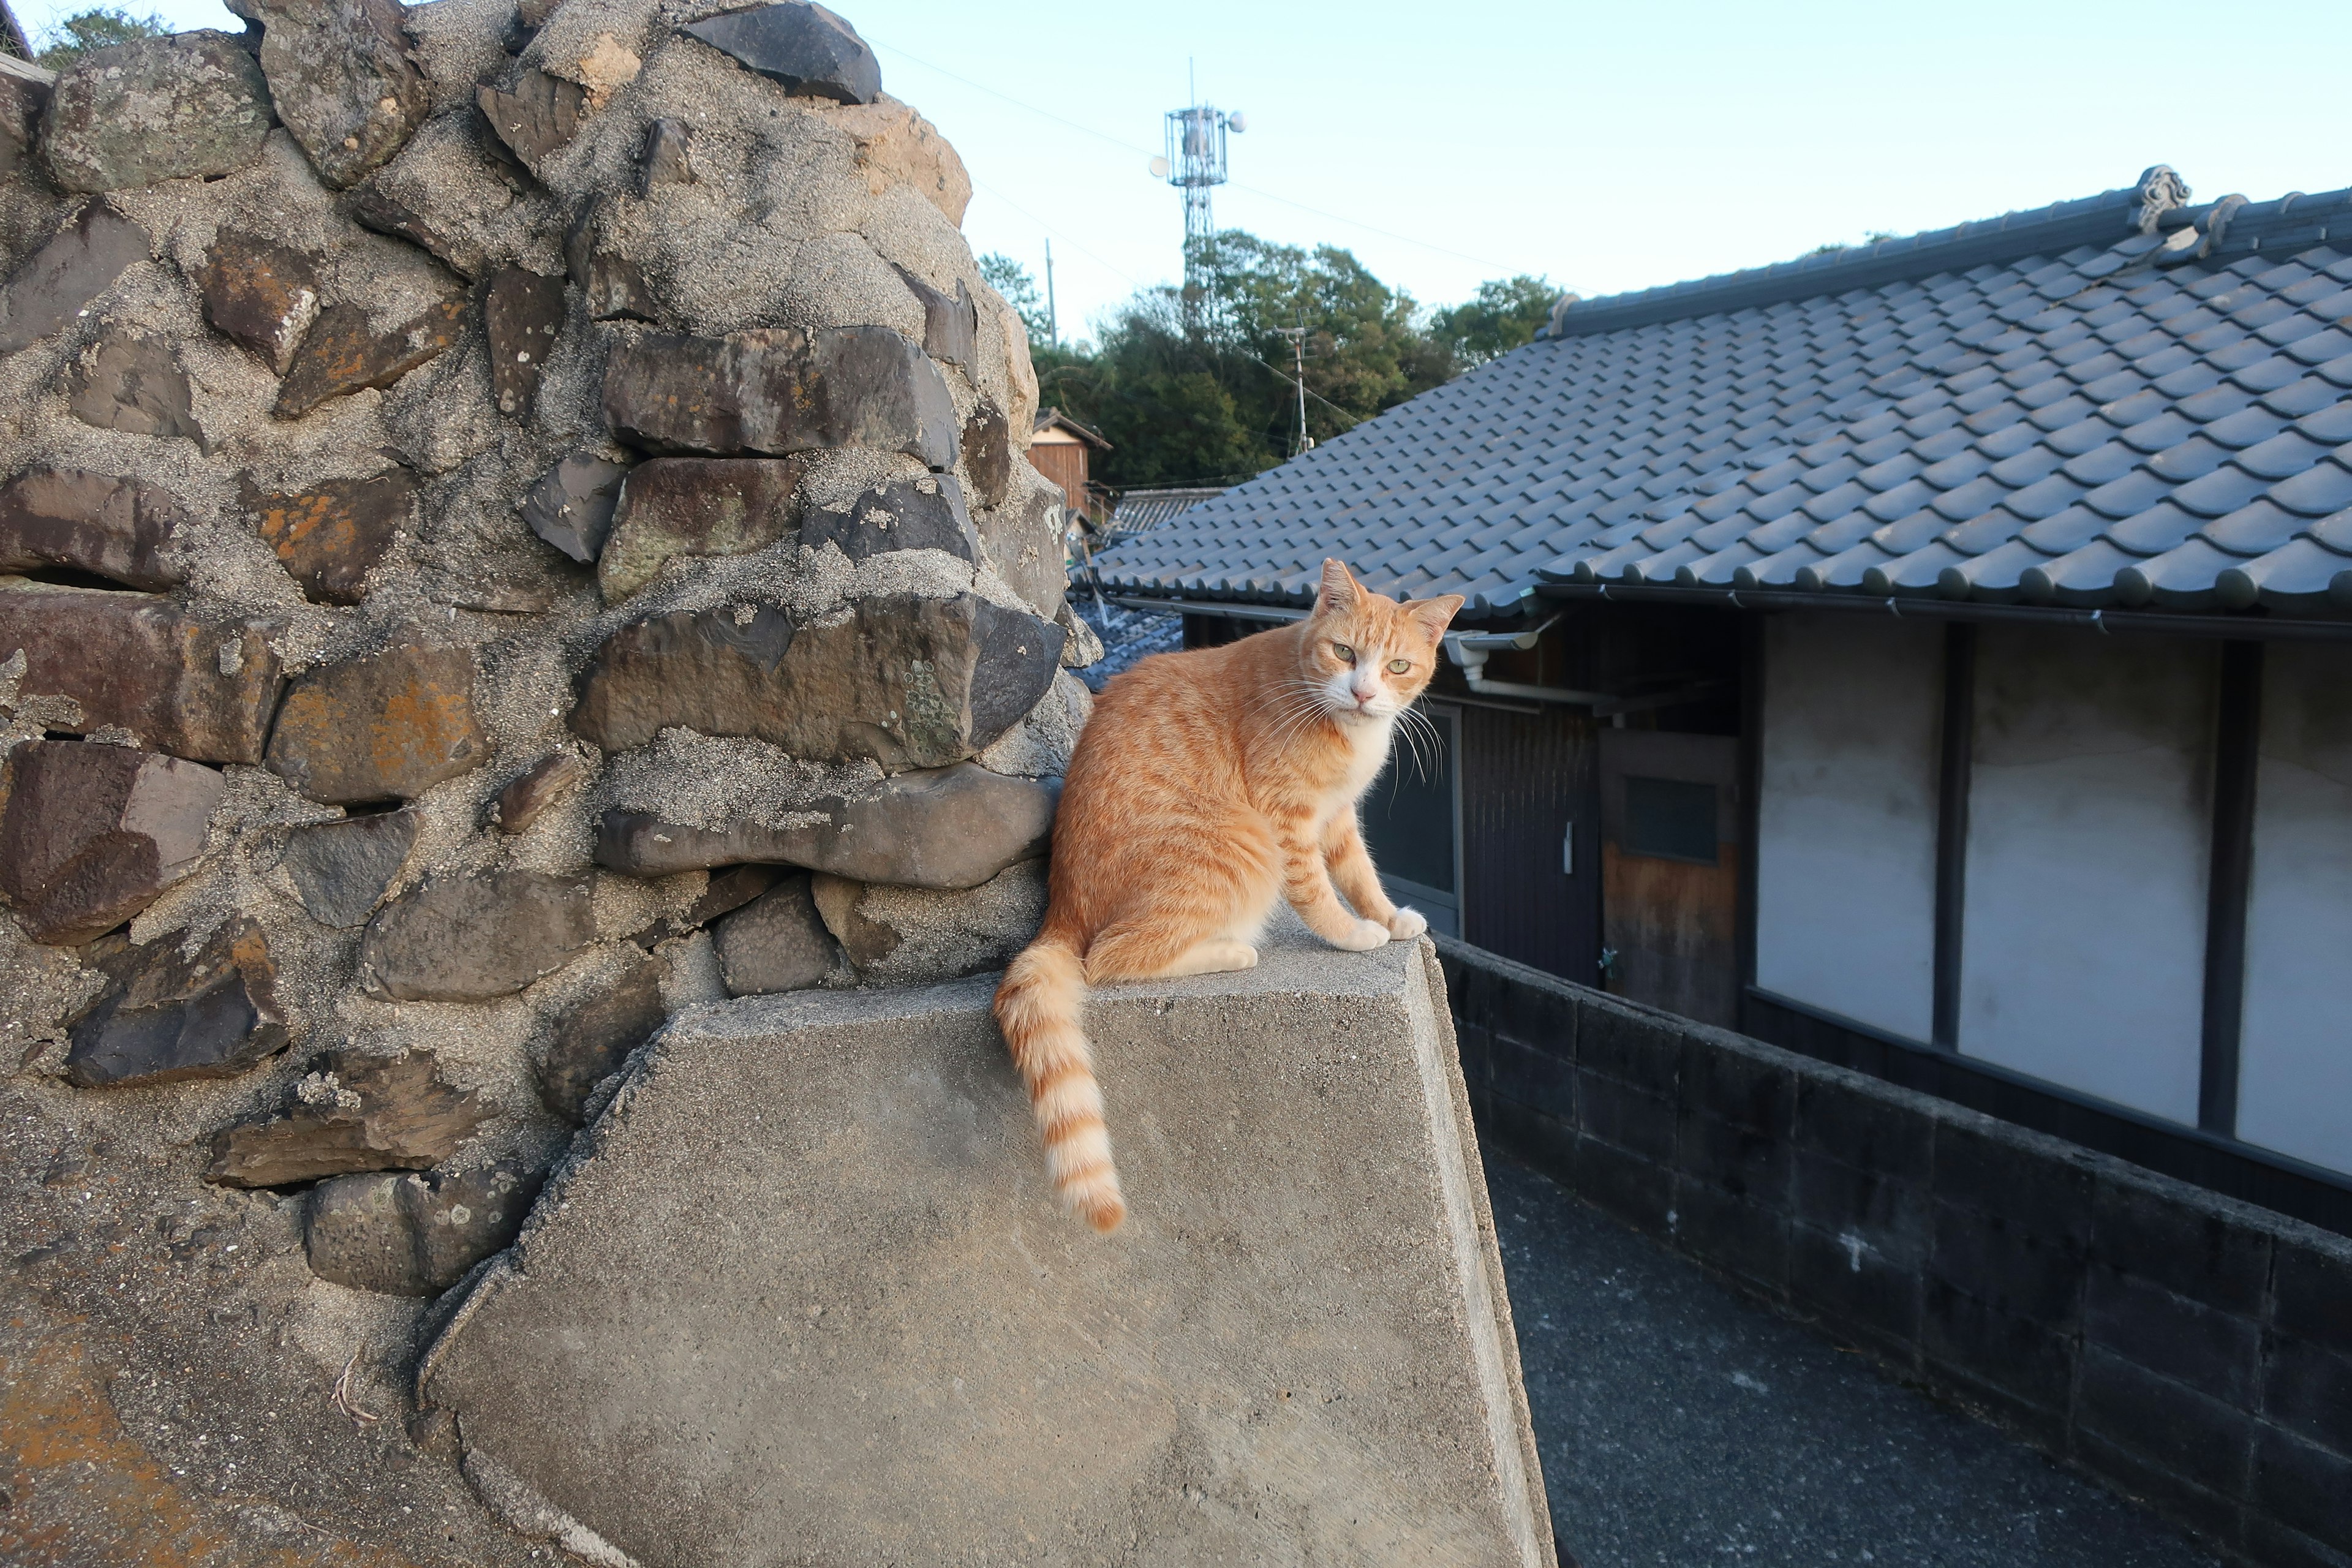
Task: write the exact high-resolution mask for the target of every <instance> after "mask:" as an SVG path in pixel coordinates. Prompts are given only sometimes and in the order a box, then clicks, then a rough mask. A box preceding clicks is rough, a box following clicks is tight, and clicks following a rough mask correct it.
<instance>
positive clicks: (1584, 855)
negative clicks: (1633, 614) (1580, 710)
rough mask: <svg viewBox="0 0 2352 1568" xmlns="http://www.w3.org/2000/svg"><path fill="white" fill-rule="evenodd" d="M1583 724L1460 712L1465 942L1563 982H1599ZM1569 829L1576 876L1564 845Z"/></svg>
mask: <svg viewBox="0 0 2352 1568" xmlns="http://www.w3.org/2000/svg"><path fill="white" fill-rule="evenodd" d="M1595 732H1596V731H1595V729H1594V726H1593V723H1592V721H1591V720H1590V719H1587V718H1584V717H1581V716H1580V715H1575V714H1571V713H1569V712H1567V711H1565V710H1551V711H1547V712H1540V713H1511V712H1504V711H1502V710H1497V709H1493V708H1474V707H1469V706H1466V705H1465V707H1464V708H1463V709H1462V858H1463V871H1462V893H1463V900H1464V902H1463V910H1462V916H1463V932H1462V934H1463V938H1464V940H1465V941H1467V942H1473V943H1475V944H1476V945H1477V946H1479V947H1483V948H1485V949H1486V951H1487V952H1498V953H1501V954H1502V955H1503V956H1504V957H1506V958H1512V959H1517V961H1518V962H1520V963H1528V964H1533V965H1534V966H1535V967H1537V968H1538V969H1546V970H1549V971H1550V972H1551V973H1554V974H1558V975H1561V976H1563V977H1565V978H1567V979H1570V980H1576V981H1581V982H1584V983H1587V984H1591V983H1592V982H1594V981H1595V980H1597V979H1598V976H1599V963H1600V958H1601V809H1600V789H1599V782H1598V780H1599V773H1598V765H1597V759H1598V748H1597V747H1596V746H1595V744H1594V737H1595ZM1571 821H1572V822H1574V823H1575V824H1576V870H1575V873H1574V874H1573V875H1572V876H1571V875H1566V874H1563V873H1562V872H1561V870H1560V838H1561V836H1562V833H1563V831H1564V829H1565V828H1566V827H1567V826H1568V824H1569V823H1570V822H1571Z"/></svg>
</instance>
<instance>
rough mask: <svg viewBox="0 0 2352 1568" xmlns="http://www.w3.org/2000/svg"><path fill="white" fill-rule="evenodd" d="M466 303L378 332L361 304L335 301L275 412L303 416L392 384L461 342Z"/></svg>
mask: <svg viewBox="0 0 2352 1568" xmlns="http://www.w3.org/2000/svg"><path fill="white" fill-rule="evenodd" d="M465 318H466V301H465V300H458V299H453V300H443V301H441V302H440V303H439V304H437V305H432V306H428V307H427V308H426V309H425V310H422V311H420V312H419V313H418V314H417V315H415V317H413V318H411V319H410V320H409V321H404V322H403V323H402V324H401V325H399V326H397V327H394V328H393V329H392V330H391V331H377V330H376V329H375V326H374V323H373V321H370V320H369V318H368V313H367V311H366V310H364V309H362V307H360V306H358V305H330V306H328V307H327V308H326V309H325V310H321V311H320V312H319V320H318V323H317V324H316V325H315V326H313V327H312V328H311V329H310V334H309V335H308V336H307V337H305V338H304V339H303V340H302V346H301V347H300V348H299V349H298V350H296V351H295V353H294V361H293V363H292V364H291V365H290V366H289V368H288V370H287V372H286V379H285V381H284V382H283V383H281V384H279V386H278V402H277V405H276V406H275V407H273V408H272V409H271V412H272V413H273V414H275V415H277V416H278V418H280V419H299V418H300V417H301V416H303V415H305V414H308V413H310V410H312V409H313V408H316V407H318V406H319V405H320V404H321V403H324V402H326V401H327V399H329V398H331V397H341V396H343V395H347V394H349V393H353V392H359V391H362V390H363V389H364V388H367V387H371V386H390V385H391V384H393V383H394V382H395V381H398V380H399V379H400V378H401V377H402V376H404V375H406V374H408V373H409V372H410V371H412V370H415V368H416V367H417V366H418V365H420V364H423V363H425V361H426V360H429V359H431V358H432V357H433V356H434V355H436V354H437V353H440V352H441V351H442V350H444V349H446V348H447V347H448V346H449V345H450V344H451V343H454V342H457V335H458V333H459V332H460V331H462V330H463V329H464V324H465Z"/></svg>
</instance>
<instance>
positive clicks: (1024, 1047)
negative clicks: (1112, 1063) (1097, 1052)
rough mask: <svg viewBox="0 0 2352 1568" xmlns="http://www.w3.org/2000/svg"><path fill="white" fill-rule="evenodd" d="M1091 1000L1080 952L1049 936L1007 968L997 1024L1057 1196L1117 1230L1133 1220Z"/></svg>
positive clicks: (1091, 1220)
mask: <svg viewBox="0 0 2352 1568" xmlns="http://www.w3.org/2000/svg"><path fill="white" fill-rule="evenodd" d="M1086 994H1087V976H1086V970H1085V967H1084V966H1083V965H1082V964H1081V963H1079V962H1078V955H1077V953H1076V952H1075V951H1074V950H1073V949H1072V948H1070V947H1069V946H1068V945H1067V944H1066V943H1065V942H1063V941H1062V940H1061V939H1059V938H1058V937H1055V936H1053V935H1050V934H1049V935H1045V936H1041V937H1039V938H1038V939H1037V940H1036V941H1035V942H1032V943H1031V944H1030V945H1029V947H1028V948H1027V949H1026V950H1024V952H1022V953H1021V955H1020V956H1019V957H1017V958H1015V959H1014V960H1013V963H1011V965H1010V966H1008V967H1007V968H1006V969H1005V971H1004V983H1003V984H1002V985H999V986H998V987H997V988H996V1022H997V1025H998V1026H1000V1027H1001V1028H1003V1031H1004V1040H1005V1043H1006V1044H1007V1045H1009V1046H1011V1047H1013V1066H1014V1067H1016V1068H1020V1069H1021V1079H1022V1081H1023V1082H1024V1083H1025V1084H1027V1085H1028V1086H1029V1106H1030V1109H1031V1110H1033V1111H1034V1112H1035V1114H1036V1117H1037V1130H1038V1131H1040V1132H1042V1133H1043V1134H1045V1171H1046V1173H1047V1174H1048V1175H1050V1176H1052V1177H1053V1179H1054V1187H1055V1191H1057V1192H1059V1193H1060V1194H1062V1202H1063V1203H1064V1204H1065V1205H1067V1206H1068V1207H1069V1208H1070V1209H1072V1210H1074V1211H1075V1212H1076V1213H1077V1214H1079V1215H1084V1216H1085V1218H1086V1222H1087V1224H1088V1225H1090V1226H1094V1227H1095V1228H1096V1229H1097V1230H1098V1231H1113V1230H1117V1229H1118V1224H1119V1221H1121V1220H1123V1219H1125V1218H1126V1217H1127V1204H1126V1201H1125V1200H1124V1199H1123V1198H1121V1197H1120V1196H1119V1191H1118V1167H1117V1166H1115V1165H1113V1164H1112V1163H1111V1158H1110V1132H1109V1130H1108V1128H1106V1127H1105V1126H1104V1125H1103V1099H1102V1089H1101V1087H1100V1086H1099V1085H1098V1084H1097V1083H1096V1082H1095V1066H1094V1053H1093V1051H1092V1050H1090V1049H1089V1048H1088V1047H1087V1037H1086V1034H1085V1032H1084V1031H1083V1030H1081V1029H1080V1028H1079V1026H1078V1017H1079V1009H1080V1007H1081V1006H1082V1005H1083V1004H1084V1003H1085V1000H1086Z"/></svg>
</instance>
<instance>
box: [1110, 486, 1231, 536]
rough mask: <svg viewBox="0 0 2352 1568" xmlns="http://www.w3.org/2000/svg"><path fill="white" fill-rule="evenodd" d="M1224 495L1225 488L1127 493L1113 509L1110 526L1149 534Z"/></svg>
mask: <svg viewBox="0 0 2352 1568" xmlns="http://www.w3.org/2000/svg"><path fill="white" fill-rule="evenodd" d="M1224 493H1225V489H1224V487H1223V485H1195V486H1192V487H1190V488H1187V489H1160V490H1127V491H1123V492H1122V493H1121V494H1120V496H1119V498H1118V505H1117V506H1116V507H1113V508H1112V509H1111V514H1110V527H1111V529H1112V530H1113V531H1117V532H1120V533H1149V532H1150V531H1151V530H1153V529H1155V528H1158V527H1160V525H1161V524H1163V523H1165V522H1167V521H1169V520H1170V519H1171V518H1173V517H1177V516H1180V515H1181V514H1182V513H1184V512H1188V511H1190V510H1192V509H1193V508H1194V507H1196V506H1199V505H1200V504H1201V503H1202V501H1204V500H1215V499H1216V498H1217V497H1219V496H1221V495H1223V494H1224Z"/></svg>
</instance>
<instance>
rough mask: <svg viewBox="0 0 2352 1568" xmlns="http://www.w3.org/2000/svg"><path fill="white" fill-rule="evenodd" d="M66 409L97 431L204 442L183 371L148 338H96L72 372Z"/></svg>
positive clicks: (167, 351) (169, 353)
mask: <svg viewBox="0 0 2352 1568" xmlns="http://www.w3.org/2000/svg"><path fill="white" fill-rule="evenodd" d="M66 406H67V407H68V408H69V409H71V410H72V411H73V416H74V417H75V418H77V419H79V420H80V421H81V422H82V423H83V424H85V425H94V426H97V427H98V428H99V429H100V430H121V431H124V432H127V433H128V434H130V435H133V436H184V437H187V438H189V439H190V440H193V441H194V442H196V443H197V444H198V445H199V446H201V445H202V444H203V441H204V433H203V432H202V431H200V430H198V429H197V428H196V421H195V416H194V413H193V412H192V411H191V408H190V405H189V393H188V375H187V373H186V372H185V371H184V370H182V369H181V368H180V362H179V361H178V360H177V359H176V358H174V357H173V353H172V351H171V349H170V348H169V347H167V346H166V345H164V344H163V343H159V342H154V341H152V339H147V338H134V337H131V336H130V335H129V334H128V333H124V332H111V333H109V334H108V335H107V336H106V337H105V338H104V339H102V340H100V343H99V345H98V352H97V353H96V354H94V355H93V356H92V357H91V358H90V360H89V363H86V364H84V365H83V366H82V367H81V368H80V369H79V372H78V373H77V374H76V375H75V377H74V383H73V391H72V392H71V393H70V394H69V395H68V397H67V399H66Z"/></svg>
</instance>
